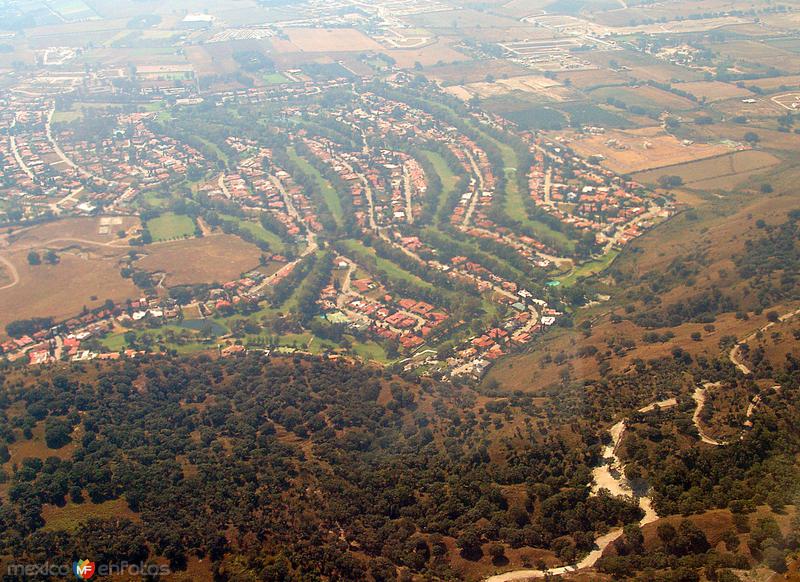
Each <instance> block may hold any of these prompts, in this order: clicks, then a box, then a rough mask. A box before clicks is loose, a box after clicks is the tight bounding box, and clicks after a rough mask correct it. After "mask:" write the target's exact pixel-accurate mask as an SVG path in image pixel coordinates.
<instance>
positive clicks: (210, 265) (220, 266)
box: [136, 234, 261, 286]
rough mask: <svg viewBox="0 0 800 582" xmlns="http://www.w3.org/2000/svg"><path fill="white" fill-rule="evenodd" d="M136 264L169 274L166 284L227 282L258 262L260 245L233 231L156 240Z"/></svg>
mask: <svg viewBox="0 0 800 582" xmlns="http://www.w3.org/2000/svg"><path fill="white" fill-rule="evenodd" d="M145 251H146V252H147V256H146V257H143V258H141V259H139V261H137V263H136V266H137V267H138V268H140V269H144V270H145V271H149V272H164V273H166V274H167V279H166V282H165V285H168V286H174V285H190V284H197V283H211V282H225V281H229V280H231V279H234V278H236V277H238V276H239V275H240V274H241V273H243V272H245V271H248V270H250V269H253V268H255V267H257V266H258V259H259V256H260V255H261V252H260V251H259V249H258V247H256V246H255V245H252V244H250V243H247V242H244V241H243V240H241V239H240V238H237V237H235V236H232V235H227V234H220V235H211V236H206V237H203V238H196V239H188V240H179V241H174V242H167V243H160V244H153V245H149V246H147V247H145Z"/></svg>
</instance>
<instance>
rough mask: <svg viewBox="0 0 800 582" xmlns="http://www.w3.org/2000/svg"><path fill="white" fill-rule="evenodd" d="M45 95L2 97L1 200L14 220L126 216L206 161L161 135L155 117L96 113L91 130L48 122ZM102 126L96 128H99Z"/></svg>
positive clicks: (50, 105) (50, 109)
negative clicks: (139, 199) (134, 204)
mask: <svg viewBox="0 0 800 582" xmlns="http://www.w3.org/2000/svg"><path fill="white" fill-rule="evenodd" d="M54 112H55V103H54V101H53V99H52V98H50V97H31V96H27V97H24V98H23V97H18V96H13V97H8V98H2V99H0V133H3V134H4V135H7V136H8V137H7V138H4V139H2V140H0V161H2V166H1V167H0V199H3V200H7V201H8V202H9V206H10V207H13V208H14V216H3V215H2V214H0V220H2V219H3V218H7V219H12V218H13V219H14V220H25V219H34V218H37V217H40V216H43V215H59V214H62V213H65V212H68V213H70V214H74V215H86V214H92V213H95V212H97V211H98V210H99V209H102V210H103V211H104V212H105V213H109V212H111V213H113V212H115V211H120V212H125V211H129V210H126V209H125V208H124V207H125V206H126V204H127V203H128V202H130V201H131V199H132V198H134V197H135V196H136V195H137V194H138V193H139V192H141V191H143V190H147V189H152V188H157V187H159V186H162V185H165V184H169V183H170V182H171V181H178V180H183V179H185V177H186V175H187V173H188V172H189V169H190V168H193V167H194V168H204V167H205V165H206V160H205V159H204V157H203V155H202V154H201V153H200V152H199V151H198V150H196V149H195V148H193V147H191V146H189V145H188V144H185V143H182V142H180V141H179V140H177V139H175V138H172V137H169V136H165V135H160V134H158V133H156V132H154V131H153V129H152V128H151V124H150V123H149V122H150V121H151V120H152V119H153V118H154V116H155V115H156V114H155V113H154V112H143V113H127V114H119V113H116V112H106V111H104V110H98V111H97V113H95V114H94V116H93V123H92V124H91V126H88V125H81V124H78V125H76V124H70V123H53V118H54ZM98 128H99V129H98Z"/></svg>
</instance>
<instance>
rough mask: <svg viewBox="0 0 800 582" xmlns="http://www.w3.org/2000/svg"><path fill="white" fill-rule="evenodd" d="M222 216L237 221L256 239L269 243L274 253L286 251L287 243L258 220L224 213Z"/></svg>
mask: <svg viewBox="0 0 800 582" xmlns="http://www.w3.org/2000/svg"><path fill="white" fill-rule="evenodd" d="M220 217H221V218H222V219H224V220H229V221H231V222H235V223H237V224H238V225H239V227H240V228H242V229H244V230H246V231H248V232H249V233H250V234H252V235H253V236H254V237H256V239H258V240H260V241H264V242H265V243H267V244H268V245H269V248H270V250H271V251H272V252H274V253H284V252H286V243H284V242H283V241H282V240H281V237H279V236H278V235H277V234H275V233H274V232H272V231H270V230H267V229H266V228H264V227H263V226H261V224H259V223H258V222H253V221H252V220H245V219H243V218H239V217H237V216H231V215H229V214H222V215H220Z"/></svg>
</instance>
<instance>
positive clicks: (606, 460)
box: [484, 398, 678, 582]
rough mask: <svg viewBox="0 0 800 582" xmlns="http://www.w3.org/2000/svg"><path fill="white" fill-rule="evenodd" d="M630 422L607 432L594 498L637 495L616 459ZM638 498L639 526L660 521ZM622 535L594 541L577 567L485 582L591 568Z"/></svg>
mask: <svg viewBox="0 0 800 582" xmlns="http://www.w3.org/2000/svg"><path fill="white" fill-rule="evenodd" d="M677 403H678V401H677V400H676V399H675V398H668V399H667V400H661V401H659V402H653V403H652V404H648V405H647V406H643V407H642V408H640V409H639V410H638V412H641V413H647V412H652V411H653V410H655V409H657V408H658V409H662V408H670V407H672V406H675V405H676V404H677ZM627 420H628V419H627V418H624V419H622V420H620V421H619V422H618V423H616V424H615V425H614V426H612V427H611V428H610V429H609V430H608V434H609V435H611V443H609V444H608V445H606V446H605V448H603V460H602V462H601V464H600V465H598V466H597V467H595V468H594V469H593V470H592V477H593V478H594V485H593V486H592V493H593V494H597V492H598V491H600V489H608V490H609V491H610V492H611V493H612V494H613V495H634V493H633V491H632V489H631V486H630V484H629V483H628V480H627V479H626V478H625V471H624V470H625V466H624V465H623V464H622V461H621V459H620V458H619V457H618V456H617V447H618V446H619V443H620V441H621V440H622V435H623V434H625V423H626V422H627ZM635 498H636V499H637V500H638V502H639V507H641V508H642V510H643V511H644V517H642V519H641V520H639V525H640V526H643V525H646V524H648V523H652V522H654V521H655V520H657V519H658V515H657V514H656V512H655V510H654V509H653V505H652V502H651V501H650V498H649V497H647V496H641V497H635ZM622 532H623V530H622V528H617V529H614V530H611V531H610V532H608V533H605V534H603V535H601V536H598V537H597V538H595V540H594V544H595V549H593V550H592V551H591V552H589V553H588V554H586V556H584V557H583V558H582V559H581V560H580V561H579V562H577V563H575V564H568V565H566V566H558V567H556V568H548V569H545V570H533V569H526V570H513V571H511V572H505V573H503V574H496V575H494V576H489V577H488V578H485V579H484V580H485V582H521V581H523V580H532V579H536V578H545V577H547V576H556V575H560V574H566V573H568V572H577V571H579V570H584V569H586V568H591V567H593V566H594V565H595V564H596V563H597V561H598V560H599V559H600V557H601V556H602V555H603V552H604V551H605V549H606V548H607V547H608V545H609V544H610V543H612V542H614V541H615V540H616V539H618V538H619V537H620V536H621V535H622Z"/></svg>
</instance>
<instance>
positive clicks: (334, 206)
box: [287, 148, 344, 225]
mask: <svg viewBox="0 0 800 582" xmlns="http://www.w3.org/2000/svg"><path fill="white" fill-rule="evenodd" d="M287 151H288V152H289V157H290V158H292V160H293V161H294V162H295V163H296V164H297V165H298V166H300V169H301V170H302V171H303V173H305V174H308V175H309V176H311V178H312V179H313V180H314V181H316V183H317V184H318V185H319V187H320V190H321V191H322V197H323V198H324V199H325V204H326V205H327V206H328V210H330V212H331V214H332V215H333V218H334V220H336V224H338V225H341V224H342V218H343V216H344V214H343V212H342V201H341V200H339V194H337V193H336V190H335V189H334V188H333V186H331V183H330V182H328V181H327V180H326V179H325V178H324V177H323V176H322V174H320V173H319V171H318V170H317V169H316V168H315V167H314V166H312V165H311V164H310V163H308V160H306V159H305V158H302V157H300V156H298V155H297V152H296V151H295V150H294V148H289V149H288V150H287Z"/></svg>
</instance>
